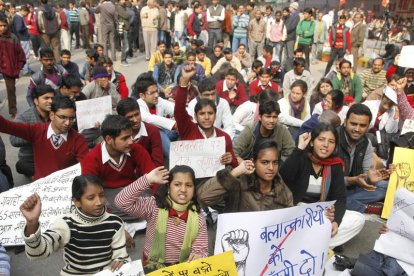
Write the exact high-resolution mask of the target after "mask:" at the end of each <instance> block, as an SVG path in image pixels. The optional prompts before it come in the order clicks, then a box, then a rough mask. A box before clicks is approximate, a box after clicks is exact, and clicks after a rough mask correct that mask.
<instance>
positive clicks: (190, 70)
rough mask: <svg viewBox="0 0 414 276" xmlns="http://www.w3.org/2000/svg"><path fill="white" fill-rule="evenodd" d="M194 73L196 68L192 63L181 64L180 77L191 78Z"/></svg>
mask: <svg viewBox="0 0 414 276" xmlns="http://www.w3.org/2000/svg"><path fill="white" fill-rule="evenodd" d="M195 73H196V68H195V66H194V65H190V64H188V65H186V66H183V68H182V69H181V77H182V78H183V79H185V80H188V81H189V80H191V78H192V77H193V76H194V75H195Z"/></svg>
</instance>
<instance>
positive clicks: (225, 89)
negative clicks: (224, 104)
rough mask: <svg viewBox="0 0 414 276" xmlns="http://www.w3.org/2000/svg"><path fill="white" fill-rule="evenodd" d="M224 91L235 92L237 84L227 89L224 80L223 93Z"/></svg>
mask: <svg viewBox="0 0 414 276" xmlns="http://www.w3.org/2000/svg"><path fill="white" fill-rule="evenodd" d="M224 91H229V92H231V91H237V84H236V83H235V84H234V85H233V87H231V88H228V87H227V82H226V80H224V81H223V92H224Z"/></svg>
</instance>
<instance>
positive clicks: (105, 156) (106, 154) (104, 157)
mask: <svg viewBox="0 0 414 276" xmlns="http://www.w3.org/2000/svg"><path fill="white" fill-rule="evenodd" d="M101 151H102V164H105V163H106V162H108V161H110V162H112V163H113V164H114V165H120V164H122V163H123V162H124V158H125V155H128V156H131V154H130V153H129V152H127V153H123V154H122V155H121V158H119V163H118V162H116V161H115V160H114V159H113V158H112V157H111V156H110V155H109V152H108V150H107V149H106V143H105V141H103V142H102V143H101Z"/></svg>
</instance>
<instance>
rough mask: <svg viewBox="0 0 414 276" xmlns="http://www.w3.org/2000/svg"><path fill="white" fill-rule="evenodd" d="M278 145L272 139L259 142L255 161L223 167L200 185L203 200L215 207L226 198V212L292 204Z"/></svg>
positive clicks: (273, 207)
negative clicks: (281, 174) (232, 166)
mask: <svg viewBox="0 0 414 276" xmlns="http://www.w3.org/2000/svg"><path fill="white" fill-rule="evenodd" d="M277 147H278V146H277V144H276V142H275V141H273V140H271V139H264V140H262V141H261V142H260V143H257V144H256V145H255V147H254V150H253V155H252V157H253V160H244V161H242V162H241V163H240V164H239V165H238V166H237V167H235V168H234V169H232V170H229V169H223V170H220V171H218V172H217V174H216V176H215V177H213V178H211V179H209V180H208V181H207V182H205V183H204V184H203V185H201V186H200V188H199V189H198V191H197V195H198V199H199V202H200V203H201V204H203V205H205V206H213V205H216V204H217V203H220V202H222V201H223V200H224V202H225V207H224V212H225V213H232V212H251V211H265V210H274V209H281V208H286V207H292V206H293V196H292V192H291V191H290V190H289V188H288V187H287V186H286V184H285V183H284V181H283V180H282V178H281V177H280V175H279V164H280V159H279V156H280V154H279V152H278V150H277Z"/></svg>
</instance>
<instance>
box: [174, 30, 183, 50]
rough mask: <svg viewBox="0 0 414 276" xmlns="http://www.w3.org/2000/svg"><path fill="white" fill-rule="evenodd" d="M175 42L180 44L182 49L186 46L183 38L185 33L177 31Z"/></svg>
mask: <svg viewBox="0 0 414 276" xmlns="http://www.w3.org/2000/svg"><path fill="white" fill-rule="evenodd" d="M174 42H178V44H179V45H180V48H182V47H184V46H185V39H184V37H183V32H179V31H175V32H174Z"/></svg>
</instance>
